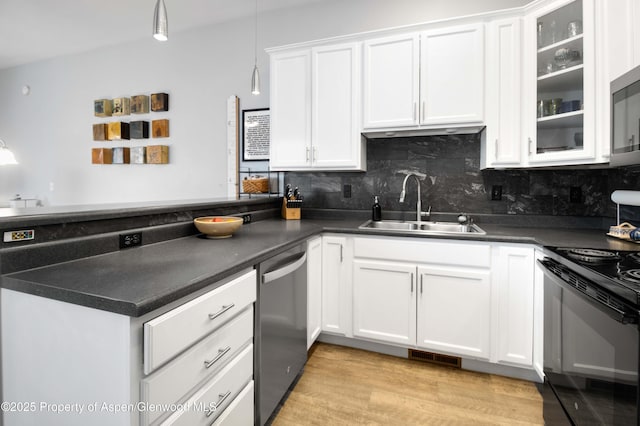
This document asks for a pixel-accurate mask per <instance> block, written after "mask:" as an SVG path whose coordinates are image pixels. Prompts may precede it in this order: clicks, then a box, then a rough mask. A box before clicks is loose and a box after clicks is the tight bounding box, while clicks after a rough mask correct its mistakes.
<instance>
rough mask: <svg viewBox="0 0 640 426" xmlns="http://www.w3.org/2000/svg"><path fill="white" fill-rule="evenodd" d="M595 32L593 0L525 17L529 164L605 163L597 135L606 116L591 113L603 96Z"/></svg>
mask: <svg viewBox="0 0 640 426" xmlns="http://www.w3.org/2000/svg"><path fill="white" fill-rule="evenodd" d="M596 30H597V28H596V19H595V4H594V0H557V1H552V2H546V3H544V4H543V6H542V7H540V8H537V9H535V10H533V11H531V12H530V13H529V14H528V15H527V16H526V17H525V30H524V31H525V38H524V52H525V55H526V56H525V59H524V82H523V85H524V90H525V92H524V98H523V116H522V117H523V118H522V120H523V129H524V139H525V140H526V144H527V145H528V146H527V152H528V162H527V164H528V165H529V166H553V165H571V164H589V163H602V162H606V161H607V160H608V149H607V147H608V141H609V139H608V137H604V138H603V137H602V136H604V135H602V134H601V133H602V132H601V133H600V134H598V133H596V132H597V131H599V127H598V126H602V125H603V124H602V122H603V120H608V116H607V114H606V113H605V114H598V115H596V111H597V102H598V101H600V102H602V101H603V99H602V97H603V96H605V95H606V91H605V86H606V84H605V77H606V74H603V73H602V72H597V61H598V60H600V61H601V60H602V58H601V57H599V56H598V54H599V53H601V50H600V49H597V48H596ZM596 78H599V79H600V80H597V79H596ZM596 123H597V124H596ZM603 139H604V140H603Z"/></svg>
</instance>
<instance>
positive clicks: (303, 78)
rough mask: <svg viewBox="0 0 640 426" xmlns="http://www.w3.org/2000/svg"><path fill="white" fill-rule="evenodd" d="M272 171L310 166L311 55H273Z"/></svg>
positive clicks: (292, 53)
mask: <svg viewBox="0 0 640 426" xmlns="http://www.w3.org/2000/svg"><path fill="white" fill-rule="evenodd" d="M270 84H271V100H270V104H271V129H270V132H271V144H270V165H269V167H270V168H271V170H291V169H295V168H297V167H301V166H304V165H309V166H311V52H310V51H309V50H308V49H305V50H297V51H292V52H282V53H275V54H273V55H271V75H270Z"/></svg>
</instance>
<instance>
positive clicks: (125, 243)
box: [120, 232, 142, 249]
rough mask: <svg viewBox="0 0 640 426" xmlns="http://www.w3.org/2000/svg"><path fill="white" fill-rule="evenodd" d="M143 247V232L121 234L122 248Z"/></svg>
mask: <svg viewBox="0 0 640 426" xmlns="http://www.w3.org/2000/svg"><path fill="white" fill-rule="evenodd" d="M140 245H142V232H132V233H130V234H120V248H121V249H123V248H129V247H136V246H140Z"/></svg>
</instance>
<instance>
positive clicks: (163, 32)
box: [153, 0, 169, 41]
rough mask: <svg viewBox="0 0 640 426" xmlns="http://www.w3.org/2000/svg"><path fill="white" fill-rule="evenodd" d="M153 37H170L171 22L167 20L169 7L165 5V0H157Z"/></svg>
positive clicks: (161, 38)
mask: <svg viewBox="0 0 640 426" xmlns="http://www.w3.org/2000/svg"><path fill="white" fill-rule="evenodd" d="M153 38H155V39H156V40H160V41H167V40H168V39H169V22H168V21H167V8H166V7H165V6H164V0H158V1H157V2H156V8H155V11H154V12H153Z"/></svg>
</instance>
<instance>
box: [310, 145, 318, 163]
mask: <svg viewBox="0 0 640 426" xmlns="http://www.w3.org/2000/svg"><path fill="white" fill-rule="evenodd" d="M316 161H318V148H316V147H315V146H314V147H313V156H312V157H311V162H312V163H314V164H315V162H316Z"/></svg>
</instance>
